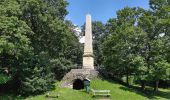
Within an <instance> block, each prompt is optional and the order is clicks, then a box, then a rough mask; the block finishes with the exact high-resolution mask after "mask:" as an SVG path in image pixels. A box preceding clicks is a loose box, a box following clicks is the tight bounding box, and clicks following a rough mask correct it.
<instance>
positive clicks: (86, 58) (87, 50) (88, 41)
mask: <svg viewBox="0 0 170 100" xmlns="http://www.w3.org/2000/svg"><path fill="white" fill-rule="evenodd" d="M83 68H84V69H94V58H93V46H92V25H91V15H90V14H87V15H86V26H85V43H84V54H83Z"/></svg>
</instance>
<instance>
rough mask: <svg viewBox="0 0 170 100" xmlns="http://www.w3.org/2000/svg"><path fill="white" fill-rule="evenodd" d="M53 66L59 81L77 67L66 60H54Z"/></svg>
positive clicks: (52, 61)
mask: <svg viewBox="0 0 170 100" xmlns="http://www.w3.org/2000/svg"><path fill="white" fill-rule="evenodd" d="M51 64H52V68H53V72H54V73H55V77H56V78H57V79H58V80H61V79H62V77H63V76H64V75H65V74H66V73H67V72H68V71H70V69H72V68H75V67H76V66H75V65H74V64H73V63H72V62H71V61H69V60H67V59H64V58H59V59H52V60H51Z"/></svg>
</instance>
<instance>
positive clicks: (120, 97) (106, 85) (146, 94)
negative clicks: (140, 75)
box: [0, 79, 170, 100]
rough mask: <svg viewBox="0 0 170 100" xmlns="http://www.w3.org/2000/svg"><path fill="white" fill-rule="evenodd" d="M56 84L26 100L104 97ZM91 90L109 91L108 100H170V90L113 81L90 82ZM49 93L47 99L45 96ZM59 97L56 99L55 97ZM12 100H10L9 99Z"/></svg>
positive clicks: (2, 98) (4, 99) (3, 99)
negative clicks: (51, 89)
mask: <svg viewBox="0 0 170 100" xmlns="http://www.w3.org/2000/svg"><path fill="white" fill-rule="evenodd" d="M58 84H60V83H56V89H55V90H53V91H49V92H46V93H44V94H42V95H36V96H30V97H27V98H25V99H26V100H98V99H101V98H104V97H95V98H93V97H92V94H91V93H90V94H88V93H86V92H85V91H84V90H80V91H78V90H73V89H69V88H59V87H58ZM91 88H93V89H101V90H102V89H104V90H111V97H110V98H109V99H110V100H148V99H153V100H155V99H159V100H170V89H159V92H153V91H152V90H151V88H150V87H148V88H147V90H146V91H140V90H139V89H138V88H137V87H126V86H124V85H121V84H118V83H116V82H113V81H108V80H102V79H96V80H92V81H91ZM48 93H49V97H46V95H47V94H48ZM58 94H59V95H60V96H59V97H58V98H57V95H58ZM11 98H12V99H11ZM19 99H23V98H21V97H19V96H18V97H16V98H15V97H14V96H11V95H10V96H7V95H1V96H0V100H19Z"/></svg>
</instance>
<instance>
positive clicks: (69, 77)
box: [61, 14, 98, 89]
mask: <svg viewBox="0 0 170 100" xmlns="http://www.w3.org/2000/svg"><path fill="white" fill-rule="evenodd" d="M97 76H98V71H96V70H95V69H94V58H93V46H92V24H91V15H90V14H87V15H86V26H85V43H84V54H83V66H82V68H81V69H71V71H70V72H68V73H67V74H66V75H65V76H64V77H63V79H62V84H61V86H62V87H70V88H73V89H83V88H84V83H83V81H84V80H85V79H94V78H96V77H97Z"/></svg>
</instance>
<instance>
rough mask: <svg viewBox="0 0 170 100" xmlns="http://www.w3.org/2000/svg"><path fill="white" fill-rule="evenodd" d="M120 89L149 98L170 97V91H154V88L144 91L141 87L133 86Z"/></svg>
mask: <svg viewBox="0 0 170 100" xmlns="http://www.w3.org/2000/svg"><path fill="white" fill-rule="evenodd" d="M120 89H122V90H125V91H130V92H135V93H137V94H139V95H142V96H145V97H147V98H149V99H158V97H161V98H164V99H170V91H169V92H165V91H157V92H154V91H153V89H150V88H147V89H146V90H144V91H142V90H141V89H140V88H139V87H135V86H131V87H120Z"/></svg>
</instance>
